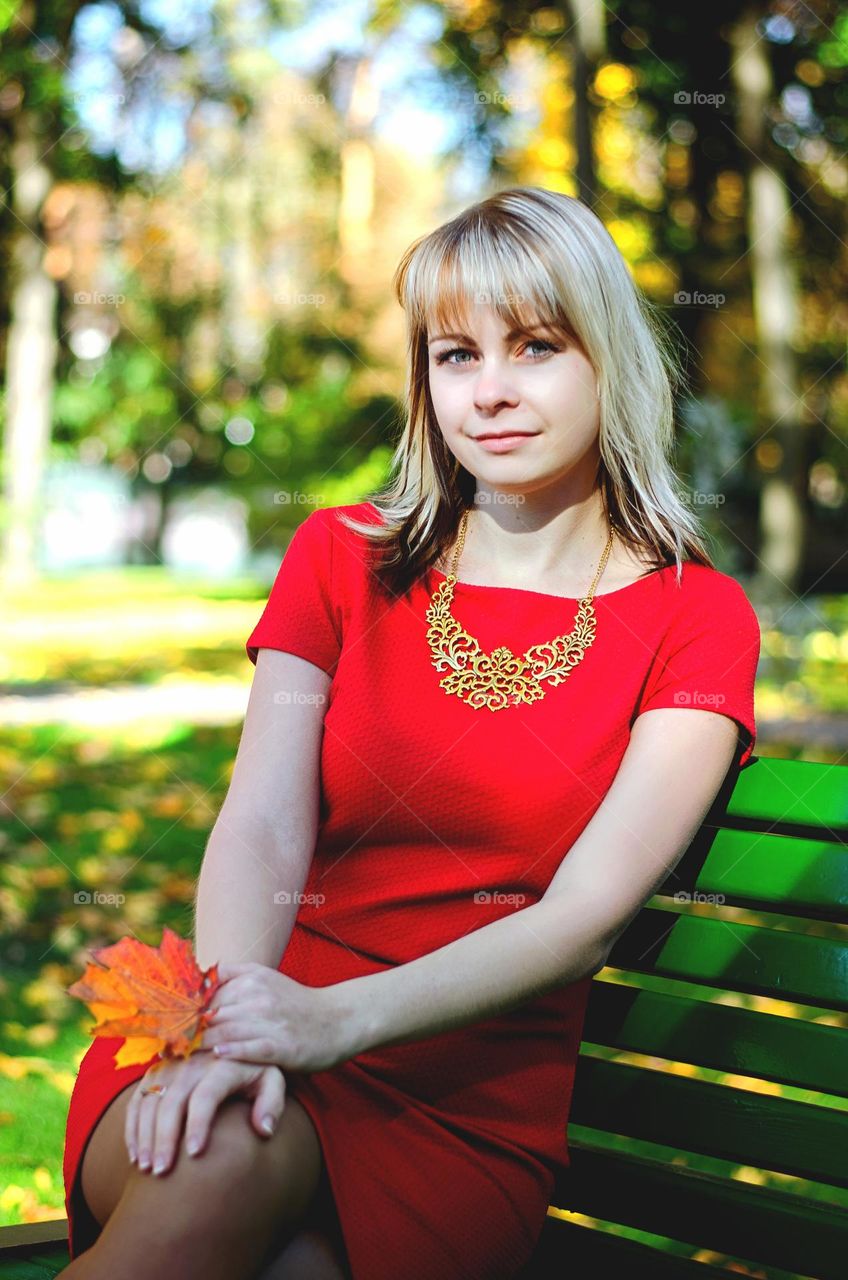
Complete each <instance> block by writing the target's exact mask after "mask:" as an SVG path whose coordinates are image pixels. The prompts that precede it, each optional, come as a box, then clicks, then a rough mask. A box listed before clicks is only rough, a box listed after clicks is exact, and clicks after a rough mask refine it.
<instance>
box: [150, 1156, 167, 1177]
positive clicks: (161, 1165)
mask: <svg viewBox="0 0 848 1280" xmlns="http://www.w3.org/2000/svg"><path fill="white" fill-rule="evenodd" d="M167 1164H168V1161H167V1160H166V1159H165V1157H164V1156H158V1157H157V1160H156V1163H155V1165H154V1166H153V1172H154V1173H161V1172H162V1170H163V1169H165V1168H166V1166H167Z"/></svg>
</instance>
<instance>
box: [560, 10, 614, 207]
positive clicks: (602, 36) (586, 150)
mask: <svg viewBox="0 0 848 1280" xmlns="http://www.w3.org/2000/svg"><path fill="white" fill-rule="evenodd" d="M566 18H567V19H569V18H570V19H571V22H572V24H573V29H574V38H573V40H572V42H571V47H572V49H573V50H574V54H573V78H574V150H575V154H576V156H577V171H576V178H577V195H578V197H579V198H580V199H581V200H582V201H583V202H584V204H588V205H589V207H590V209H591V208H594V206H595V205H596V203H597V200H598V178H597V173H596V171H595V152H594V146H593V138H594V132H595V130H594V111H593V108H592V103H591V99H590V94H589V90H590V87H591V83H592V79H593V77H594V74H595V68H596V67H597V65H598V60H599V59H600V58H601V56H602V55H603V53H604V50H605V47H606V44H605V40H606V33H605V30H604V6H603V4H602V3H601V0H569V3H568V4H567V5H566Z"/></svg>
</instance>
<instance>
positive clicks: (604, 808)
mask: <svg viewBox="0 0 848 1280" xmlns="http://www.w3.org/2000/svg"><path fill="white" fill-rule="evenodd" d="M395 285H396V289H397V294H398V297H399V300H400V302H401V304H402V306H403V308H404V310H405V312H406V317H407V323H408V336H409V350H410V367H409V386H408V404H407V410H408V412H407V421H406V425H405V428H404V431H403V435H402V438H401V440H400V443H399V445H398V449H397V453H396V456H395V468H394V470H395V478H394V479H393V481H392V483H391V484H390V485H389V486H388V487H387V488H386V490H385V491H384V492H383V493H381V494H380V495H378V496H377V497H376V498H375V499H374V500H373V501H364V502H360V503H355V504H352V505H350V506H347V507H336V508H329V509H323V510H316V511H314V512H313V513H312V514H311V515H310V516H309V517H308V518H307V520H306V521H304V522H303V523H302V524H301V526H300V527H299V528H298V530H297V532H296V533H295V536H294V538H293V540H292V542H291V544H290V546H289V548H288V550H287V552H286V554H285V557H284V560H283V563H282V565H281V568H280V571H279V574H278V576H277V579H276V581H275V583H274V586H273V588H272V590H271V593H270V597H269V600H268V602H267V605H266V607H265V609H264V612H263V613H262V616H261V618H260V619H259V622H258V624H257V626H256V627H255V629H254V631H253V632H252V634H251V636H250V637H249V639H248V641H247V652H248V655H249V657H250V659H251V660H252V661H253V662H254V663H255V664H256V674H255V678H254V682H253V686H252V689H251V695H250V700H249V704H248V710H247V715H246V718H245V725H244V732H243V735H242V740H241V743H240V746H239V751H238V755H237V759H236V763H235V768H234V773H233V778H232V783H231V786H230V790H229V793H228V795H227V798H226V801H225V803H224V805H223V808H222V810H221V814H220V816H219V818H218V820H217V822H216V824H215V828H214V830H213V832H212V835H211V837H210V841H209V845H208V848H207V850H206V853H205V856H204V861H203V866H202V869H201V874H200V879H199V886H198V900H197V920H196V938H195V945H196V950H197V954H198V959H199V962H200V963H201V965H203V966H204V967H205V966H207V965H209V964H211V963H212V962H213V961H218V962H221V964H222V976H223V977H224V978H225V981H224V985H223V986H222V987H221V989H220V990H219V992H218V993H217V994H216V997H215V1004H216V1005H217V1006H218V1007H219V1010H220V1012H219V1014H218V1017H217V1019H216V1022H215V1024H214V1025H213V1026H212V1027H211V1028H210V1030H209V1031H208V1032H207V1033H206V1034H205V1038H204V1052H200V1053H197V1054H195V1055H194V1056H193V1057H192V1058H191V1059H190V1060H189V1061H188V1062H187V1063H178V1064H175V1065H170V1064H169V1065H166V1066H164V1067H163V1066H160V1065H157V1064H156V1062H155V1061H154V1062H153V1063H152V1064H140V1065H139V1066H135V1067H128V1068H124V1069H122V1070H116V1069H115V1067H114V1064H113V1063H112V1054H113V1053H114V1051H115V1049H116V1048H117V1047H118V1046H119V1045H120V1040H112V1041H108V1040H106V1041H104V1040H96V1041H94V1042H93V1043H92V1045H91V1047H90V1049H89V1051H88V1053H87V1054H86V1057H85V1059H84V1060H83V1063H82V1065H81V1068H80V1073H79V1078H78V1081H77V1084H76V1088H75V1091H74V1096H73V1098H72V1101H71V1107H70V1115H69V1120H68V1137H67V1146H66V1157H65V1179H66V1189H67V1193H68V1198H67V1208H68V1213H69V1216H70V1219H71V1230H72V1247H73V1249H74V1254H73V1256H74V1257H75V1258H76V1261H75V1262H73V1263H72V1265H71V1267H70V1268H69V1269H68V1270H67V1271H66V1272H65V1273H64V1274H65V1275H66V1276H73V1277H74V1280H80V1278H81V1277H93V1276H101V1275H102V1276H104V1277H105V1276H112V1275H115V1274H120V1275H121V1276H123V1277H134V1276H143V1275H144V1276H146V1275H153V1274H156V1273H158V1269H159V1268H160V1267H170V1269H171V1270H175V1271H176V1272H177V1273H178V1274H180V1275H181V1276H182V1277H191V1276H195V1275H196V1276H203V1277H205V1278H206V1280H208V1278H209V1277H210V1276H216V1277H217V1276H220V1277H228V1280H233V1278H234V1277H247V1276H262V1277H264V1278H265V1280H272V1278H273V1280H283V1278H285V1280H292V1278H293V1277H309V1278H310V1280H320V1278H321V1277H328V1278H334V1280H338V1277H341V1276H352V1277H353V1280H397V1277H401V1276H402V1277H403V1280H436V1278H437V1277H438V1280H460V1278H465V1280H507V1278H509V1277H513V1276H517V1275H518V1274H519V1272H520V1271H521V1270H522V1269H523V1268H524V1267H525V1265H526V1264H527V1262H528V1260H529V1259H530V1258H531V1256H532V1253H533V1250H534V1247H535V1245H536V1242H537V1240H538V1237H539V1235H540V1232H541V1230H542V1226H543V1222H544V1218H545V1213H546V1208H547V1205H548V1203H549V1199H550V1196H551V1193H552V1189H553V1185H554V1179H555V1176H556V1173H557V1171H558V1169H562V1168H565V1167H567V1166H568V1163H569V1155H568V1145H567V1130H566V1122H567V1118H568V1110H569V1105H570V1101H571V1090H572V1083H573V1076H574V1067H575V1060H576V1057H577V1052H578V1047H579V1044H580V1038H581V1028H582V1023H583V1015H584V1011H585V1004H586V999H587V996H588V993H589V988H590V985H591V980H592V975H593V974H595V973H597V972H598V971H599V970H600V969H601V968H602V967H603V965H604V962H605V959H606V957H607V955H608V953H609V950H610V948H611V946H612V944H613V942H614V941H615V939H616V938H617V937H618V936H619V934H620V933H621V932H622V930H623V929H624V928H625V926H626V925H627V923H628V922H629V921H630V920H631V919H632V917H633V916H634V915H635V914H636V912H637V911H638V910H639V908H640V907H641V905H642V904H643V903H644V902H645V901H646V900H647V899H648V898H649V897H650V896H651V895H652V894H653V892H655V890H656V889H657V888H658V887H659V886H660V885H661V884H662V883H663V882H664V881H665V879H666V878H667V876H668V874H669V872H670V871H671V869H672V868H673V867H674V866H675V864H676V862H677V861H678V859H679V858H680V856H681V855H682V854H683V852H684V851H685V849H686V848H687V846H688V844H689V843H690V841H691V838H692V836H693V835H694V833H695V831H696V830H697V828H698V827H699V826H700V824H701V821H702V819H703V817H704V816H705V814H706V812H707V810H708V809H709V807H710V805H711V803H712V801H713V799H714V798H715V796H716V793H717V792H718V790H719V788H720V786H721V784H722V782H723V780H724V779H725V776H726V775H727V773H728V770H729V769H730V768H732V767H733V768H736V767H739V766H740V765H742V764H744V763H746V762H747V760H748V759H749V758H750V756H751V752H752V749H753V744H754V739H755V732H756V729H755V723H754V708H753V687H754V675H755V670H756V666H757V660H758V655H759V640H760V637H759V628H758V624H757V619H756V615H755V614H754V611H753V609H752V608H751V605H750V604H749V602H748V600H747V598H746V596H745V594H744V592H743V591H742V588H741V587H740V586H739V584H738V583H737V582H736V581H735V580H734V579H732V578H730V577H728V576H726V575H725V574H723V573H720V572H719V571H718V570H716V569H715V568H714V567H713V565H712V563H711V561H710V558H709V555H708V553H707V552H706V550H705V549H704V546H703V543H702V540H701V536H700V533H699V529H698V526H697V521H696V519H695V516H694V514H693V510H692V508H691V506H690V505H689V504H688V502H687V500H686V496H685V493H684V492H681V490H680V489H679V487H678V484H677V481H676V479H675V476H674V473H673V471H672V470H671V468H670V466H669V463H668V461H667V454H668V452H669V449H670V446H671V443H672V385H673V382H674V376H675V371H674V362H673V359H672V357H671V355H670V354H669V350H668V348H667V346H666V345H665V343H664V340H663V338H662V337H661V331H660V329H659V327H658V326H657V325H656V323H655V321H654V320H653V319H652V313H651V309H650V308H649V306H648V304H647V302H646V301H645V300H644V299H643V298H642V297H641V295H639V294H638V293H637V291H636V289H635V287H634V285H633V283H632V280H631V277H630V274H629V271H628V269H627V267H626V264H625V263H624V261H623V260H622V258H621V256H620V254H619V252H618V250H617V249H616V247H615V245H614V243H613V241H612V240H611V238H610V237H609V235H608V234H607V232H606V230H605V229H604V227H603V225H602V224H601V222H600V221H599V220H598V219H597V218H596V217H595V215H594V214H593V213H591V212H590V211H589V209H588V208H587V207H586V206H584V205H583V204H581V203H580V202H579V201H577V200H575V199H572V198H570V197H568V196H564V195H560V194H556V193H553V192H547V191H543V190H539V189H535V188H529V189H527V188H524V189H522V188H518V189H513V190H508V191H504V192H500V193H499V194H497V195H495V196H492V197H491V198H489V199H487V200H484V201H482V202H481V203H480V204H477V205H475V206H473V207H472V208H470V209H467V210H466V211H464V212H463V213H462V214H460V215H459V216H458V217H457V218H455V219H453V221H451V222H449V223H447V224H446V225H444V226H442V227H439V228H437V229H436V230H435V231H433V232H432V233H431V234H429V235H427V236H425V237H422V239H421V240H419V241H417V242H416V243H415V244H414V245H412V246H411V247H410V249H409V250H408V251H407V253H406V254H405V256H404V258H403V260H402V262H401V264H400V266H399V268H398V272H397V275H396V280H395ZM693 712H696V713H697V714H693ZM694 761H697V769H695V768H693V762H694ZM225 1043H228V1044H230V1045H231V1051H230V1053H229V1055H227V1054H225V1053H221V1052H220V1050H221V1048H222V1046H223V1045H224V1044H225ZM207 1050H208V1051H207ZM162 1086H164V1092H163V1091H162ZM266 1112H267V1113H268V1114H269V1115H270V1116H271V1119H272V1122H273V1126H274V1127H273V1129H272V1133H271V1135H270V1136H262V1128H261V1123H262V1117H263V1116H264V1115H265V1114H266ZM193 1138H197V1139H198V1140H199V1142H200V1143H201V1153H200V1156H199V1157H195V1158H194V1159H192V1158H191V1157H190V1156H188V1155H187V1146H188V1144H189V1143H190V1142H191V1140H192V1139H193ZM86 1144H88V1145H87V1147H86ZM128 1149H129V1150H130V1153H131V1155H135V1154H137V1153H138V1152H139V1151H141V1152H143V1153H145V1155H144V1163H146V1164H147V1165H148V1168H149V1165H150V1164H151V1163H155V1161H156V1159H157V1157H161V1158H162V1160H163V1161H164V1165H165V1172H164V1173H163V1174H162V1175H160V1176H159V1177H158V1178H157V1177H156V1175H155V1174H151V1173H150V1172H145V1171H144V1170H143V1168H142V1167H141V1164H140V1163H135V1164H134V1163H132V1162H131V1160H130V1157H128V1154H127V1150H128ZM104 1224H105V1226H104ZM101 1226H103V1227H104V1229H103V1230H102V1231H99V1228H100V1227H101ZM98 1231H99V1234H98ZM119 1263H120V1266H119V1265H118V1264H119Z"/></svg>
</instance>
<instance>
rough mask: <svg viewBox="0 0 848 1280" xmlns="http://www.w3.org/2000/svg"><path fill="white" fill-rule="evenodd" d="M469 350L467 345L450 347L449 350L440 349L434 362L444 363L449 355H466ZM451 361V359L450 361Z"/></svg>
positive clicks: (468, 353)
mask: <svg viewBox="0 0 848 1280" xmlns="http://www.w3.org/2000/svg"><path fill="white" fill-rule="evenodd" d="M470 354H471V352H470V351H469V350H468V348H467V347H451V349H450V351H442V352H441V353H440V354H439V355H437V356H436V364H444V363H445V361H446V360H449V359H450V357H451V356H468V355H470ZM451 363H453V361H451Z"/></svg>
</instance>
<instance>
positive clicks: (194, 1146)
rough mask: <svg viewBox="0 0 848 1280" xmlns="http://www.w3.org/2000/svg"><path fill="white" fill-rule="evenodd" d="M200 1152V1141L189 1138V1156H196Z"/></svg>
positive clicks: (187, 1146) (187, 1144)
mask: <svg viewBox="0 0 848 1280" xmlns="http://www.w3.org/2000/svg"><path fill="white" fill-rule="evenodd" d="M199 1150H200V1139H199V1138H189V1140H188V1142H187V1143H186V1151H187V1152H188V1153H189V1155H190V1156H196V1155H197V1153H198V1151H199Z"/></svg>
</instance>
